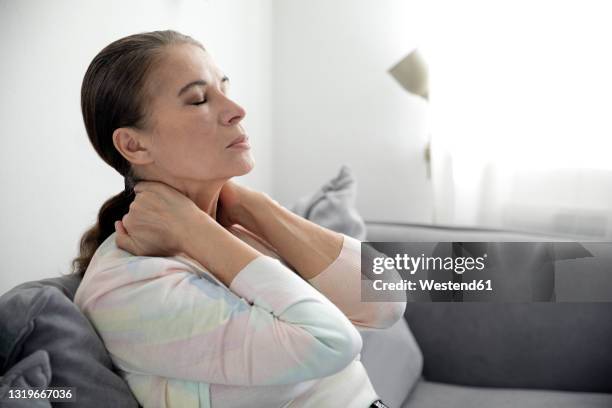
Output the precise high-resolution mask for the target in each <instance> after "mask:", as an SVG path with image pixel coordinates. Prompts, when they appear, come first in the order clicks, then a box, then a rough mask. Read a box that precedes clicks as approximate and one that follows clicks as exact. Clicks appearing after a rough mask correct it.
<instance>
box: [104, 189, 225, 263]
mask: <svg viewBox="0 0 612 408" xmlns="http://www.w3.org/2000/svg"><path fill="white" fill-rule="evenodd" d="M134 192H135V193H136V198H135V199H134V201H133V202H132V203H131V204H130V210H129V212H128V213H127V214H126V215H124V216H123V219H122V220H121V221H116V222H115V230H116V232H117V237H116V243H117V246H118V247H119V248H121V249H124V250H126V251H128V252H131V253H132V254H134V255H137V256H174V255H176V254H178V253H180V252H182V251H183V250H184V249H183V248H184V244H185V239H187V238H186V237H187V231H188V230H189V226H190V225H193V224H195V223H196V221H200V220H201V219H202V218H206V217H208V218H209V219H210V222H213V223H214V222H215V221H214V220H213V219H212V218H211V217H210V216H209V215H208V214H206V213H205V212H204V211H202V210H200V209H199V208H198V207H197V205H196V204H195V203H194V202H193V201H191V200H190V199H189V198H188V197H187V196H185V195H184V194H182V193H181V192H179V191H178V190H176V189H174V188H172V187H170V186H169V185H167V184H164V183H161V182H156V181H142V182H139V183H138V184H136V186H135V187H134Z"/></svg>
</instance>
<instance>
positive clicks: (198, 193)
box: [146, 176, 227, 220]
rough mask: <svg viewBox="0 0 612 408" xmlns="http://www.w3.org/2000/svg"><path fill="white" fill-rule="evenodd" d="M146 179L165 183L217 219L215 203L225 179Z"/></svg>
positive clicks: (157, 177) (155, 177)
mask: <svg viewBox="0 0 612 408" xmlns="http://www.w3.org/2000/svg"><path fill="white" fill-rule="evenodd" d="M146 179H148V180H151V181H159V182H162V183H165V184H167V185H169V186H171V187H173V188H175V189H176V190H178V191H180V192H181V193H183V194H184V195H186V196H187V197H188V198H189V199H190V200H191V201H193V202H194V203H195V205H197V206H198V208H199V209H200V210H202V211H204V212H205V213H206V214H208V215H210V216H211V217H212V218H213V219H214V220H216V219H217V203H218V202H219V193H220V192H221V188H222V187H223V185H224V184H225V183H226V182H227V179H214V180H206V181H199V180H198V181H196V180H177V179H174V178H171V179H168V178H166V177H160V176H153V177H147V178H146Z"/></svg>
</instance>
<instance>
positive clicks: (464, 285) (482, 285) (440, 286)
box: [372, 279, 493, 291]
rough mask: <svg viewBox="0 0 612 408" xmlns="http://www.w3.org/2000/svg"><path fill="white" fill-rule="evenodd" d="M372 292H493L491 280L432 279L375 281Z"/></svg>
mask: <svg viewBox="0 0 612 408" xmlns="http://www.w3.org/2000/svg"><path fill="white" fill-rule="evenodd" d="M372 286H373V288H374V290H437V291H447V290H465V291H483V290H493V287H492V285H491V279H487V280H484V279H480V280H473V281H471V282H453V281H448V282H436V281H434V280H432V279H425V280H424V279H419V281H418V285H417V282H414V281H409V280H406V279H403V280H402V281H401V282H383V281H382V280H380V279H377V280H375V281H373V282H372Z"/></svg>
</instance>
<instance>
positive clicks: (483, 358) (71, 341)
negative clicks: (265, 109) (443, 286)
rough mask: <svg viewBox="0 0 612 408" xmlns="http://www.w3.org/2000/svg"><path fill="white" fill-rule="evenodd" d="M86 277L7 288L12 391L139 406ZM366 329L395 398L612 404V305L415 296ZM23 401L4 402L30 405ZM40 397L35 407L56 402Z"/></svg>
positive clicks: (460, 403) (4, 354) (2, 338)
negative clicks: (57, 391) (82, 300)
mask: <svg viewBox="0 0 612 408" xmlns="http://www.w3.org/2000/svg"><path fill="white" fill-rule="evenodd" d="M367 233H368V240H370V241H398V242H400V241H417V242H419V241H421V242H422V241H495V240H497V241H553V240H566V239H567V237H546V236H540V235H534V234H521V233H514V232H508V231H494V230H479V229H457V228H444V227H431V226H422V225H409V224H385V223H375V222H370V223H368V225H367ZM78 283H79V282H78V280H77V279H75V278H74V277H61V278H52V279H45V280H41V281H35V282H27V283H24V284H22V285H19V286H18V287H16V288H14V289H12V290H11V291H9V292H7V293H5V294H3V295H2V296H0V399H1V396H2V395H3V393H6V391H7V389H8V388H9V387H10V386H11V384H12V385H13V386H15V384H18V385H20V386H24V387H27V386H31V387H36V386H41V387H46V386H50V387H69V386H72V387H76V388H77V403H76V404H75V403H74V402H66V403H63V404H61V403H54V404H53V406H67V407H69V406H78V407H99V406H112V407H137V406H138V404H137V402H136V400H135V399H134V397H133V396H132V394H131V392H130V391H129V389H128V387H127V384H126V383H124V382H123V380H122V379H121V378H120V377H119V376H118V375H117V373H116V372H115V370H114V367H113V365H112V363H111V361H110V358H109V356H108V354H107V353H106V352H105V349H104V346H103V344H102V342H101V340H100V339H99V337H98V336H97V335H96V333H95V330H94V329H93V327H92V326H91V325H90V324H89V322H88V321H87V319H85V318H84V316H83V315H82V314H80V312H79V310H78V309H77V308H76V306H74V304H73V303H72V297H73V296H74V292H75V291H76V288H77V286H78ZM363 338H364V348H363V350H362V353H361V359H362V361H363V363H364V365H365V367H366V369H367V370H368V373H369V375H370V378H371V380H372V383H373V384H374V386H375V388H376V390H377V391H378V393H379V394H380V395H381V397H382V398H383V400H384V401H385V402H386V403H387V404H388V405H389V406H390V407H392V408H430V407H432V408H433V407H457V408H463V407H466V408H467V407H470V408H472V407H525V408H531V407H534V408H535V407H538V408H540V407H555V408H557V407H561V408H563V407H568V408H569V407H572V408H574V407H576V408H578V407H581V408H582V407H585V408H588V407H593V408H596V407H597V408H599V407H602V408H603V407H612V303H568V304H561V303H539V304H538V303H530V304H523V303H516V304H487V303H409V304H408V305H407V308H406V314H405V319H402V320H401V321H399V322H398V323H397V324H396V325H394V326H393V327H392V328H390V329H388V330H385V331H371V332H365V333H363ZM13 402H14V403H15V404H14V405H9V403H8V402H6V401H4V402H0V406H2V407H5V406H6V407H12V406H15V407H17V406H23V405H19V404H18V403H17V402H16V401H13ZM39 402H40V404H37V405H31V406H40V407H48V406H51V405H50V404H49V403H48V402H47V401H39ZM3 404H4V405H3Z"/></svg>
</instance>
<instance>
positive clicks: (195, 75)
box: [147, 44, 224, 97]
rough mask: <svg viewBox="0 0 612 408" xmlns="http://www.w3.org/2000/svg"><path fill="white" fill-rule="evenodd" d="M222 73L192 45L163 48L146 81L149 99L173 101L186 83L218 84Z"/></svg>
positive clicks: (203, 52)
mask: <svg viewBox="0 0 612 408" xmlns="http://www.w3.org/2000/svg"><path fill="white" fill-rule="evenodd" d="M223 76H224V75H223V72H222V71H221V70H220V69H219V67H217V65H216V64H215V62H214V60H213V59H212V57H211V56H210V54H209V53H208V52H206V51H204V50H203V49H201V48H200V47H198V46H196V45H192V44H180V45H171V46H167V47H165V48H164V49H163V50H162V52H161V54H160V56H159V58H158V60H157V62H156V64H155V67H154V69H153V70H152V71H151V73H150V75H149V78H148V86H147V88H148V91H149V95H150V96H152V97H156V96H172V97H176V95H177V93H178V92H179V90H180V89H181V88H182V87H183V86H184V85H185V84H187V83H189V82H191V81H196V80H204V81H206V83H208V84H219V83H220V81H221V79H222V78H223Z"/></svg>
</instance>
